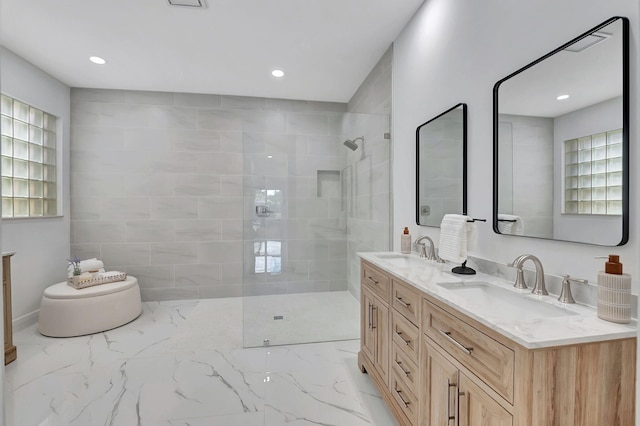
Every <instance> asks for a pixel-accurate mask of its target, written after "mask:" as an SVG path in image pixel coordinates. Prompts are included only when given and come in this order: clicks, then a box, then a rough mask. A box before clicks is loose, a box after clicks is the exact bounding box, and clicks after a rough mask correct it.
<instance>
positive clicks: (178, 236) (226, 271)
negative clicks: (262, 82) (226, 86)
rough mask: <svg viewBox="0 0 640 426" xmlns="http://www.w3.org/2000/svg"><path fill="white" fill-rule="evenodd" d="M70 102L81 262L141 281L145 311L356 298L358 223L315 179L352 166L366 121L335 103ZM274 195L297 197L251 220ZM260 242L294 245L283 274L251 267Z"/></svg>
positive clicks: (114, 94)
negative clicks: (199, 303)
mask: <svg viewBox="0 0 640 426" xmlns="http://www.w3.org/2000/svg"><path fill="white" fill-rule="evenodd" d="M376 72H377V75H386V71H384V72H383V71H376ZM380 87H382V86H380ZM368 90H369V89H368ZM72 92H73V94H72V104H73V105H72V121H73V131H72V142H71V144H72V149H71V151H72V153H71V158H72V160H71V174H72V185H71V195H72V200H71V203H72V209H71V212H72V241H73V248H74V250H76V251H77V252H78V253H81V254H82V255H83V256H86V257H101V258H103V260H105V261H108V264H109V265H110V267H116V268H121V269H126V272H127V273H129V274H131V275H133V276H136V277H138V279H139V281H140V285H141V291H142V295H143V299H144V300H171V299H185V298H186V299H188V298H199V297H200V298H202V297H230V296H240V295H242V294H243V283H246V284H247V285H248V287H247V288H246V294H274V293H275V294H279V293H287V292H299V291H329V290H334V291H335V290H343V289H344V288H347V285H346V284H345V283H346V280H347V272H346V270H347V262H346V260H345V257H346V256H347V255H348V254H350V251H349V250H348V247H347V236H346V222H347V217H345V211H344V210H343V208H342V207H343V202H342V199H341V197H340V195H341V194H338V196H334V197H333V198H329V197H328V196H327V197H323V198H318V193H317V190H318V184H319V183H318V173H317V171H318V170H335V171H341V170H342V169H343V168H344V167H345V166H346V165H347V157H348V154H350V153H349V152H347V151H346V150H345V149H344V147H342V141H343V140H344V139H345V138H346V136H343V135H344V134H348V137H349V138H354V137H357V136H360V135H361V133H362V132H361V131H360V130H359V129H358V126H365V124H363V123H365V122H366V117H363V116H357V115H350V114H345V112H346V110H347V104H340V103H330V102H311V101H298V100H282V99H265V98H252V97H236V96H221V95H204V94H187V93H161V92H128V91H111V90H90V89H73V91H72ZM387 121H388V120H387ZM374 127H375V126H371V128H374ZM376 132H377V130H376ZM362 134H364V133H362ZM367 138H369V136H368V135H367ZM267 154H268V155H272V156H273V158H270V159H267V158H266V157H267ZM367 154H370V153H369V152H368V151H367ZM376 155H377V154H376ZM359 156H360V153H359V152H358V153H355V154H354V155H353V156H352V157H349V158H353V161H354V162H355V161H357V160H358V158H359ZM376 158H378V157H376ZM381 161H385V159H384V158H381V159H380V160H376V163H375V164H377V163H378V162H381ZM386 161H388V158H387V159H386ZM370 175H371V174H370ZM384 178H385V175H383V174H380V175H376V176H375V180H374V181H373V182H372V183H370V184H369V186H370V187H371V186H374V187H375V188H379V187H381V186H384V183H380V184H379V183H378V181H382V180H384ZM354 182H355V180H354ZM264 189H280V190H281V191H282V194H283V196H284V197H285V201H284V203H283V204H282V205H281V206H274V207H273V208H274V211H277V212H278V213H277V215H278V216H277V217H272V218H270V219H269V220H268V221H265V220H257V218H256V217H254V216H255V215H254V214H253V213H252V212H253V209H254V207H255V200H254V198H255V197H256V194H259V193H260V191H262V190H264ZM334 189H335V190H336V191H337V190H339V189H340V188H337V187H336V188H334ZM256 191H257V192H256ZM334 192H335V191H334ZM325 195H326V194H325ZM334 195H336V194H334ZM245 197H246V198H245ZM353 211H354V212H355V211H356V210H355V209H354V210H353ZM245 212H246V214H245ZM376 226H377V225H376ZM356 228H357V229H359V230H361V232H363V233H366V232H371V228H367V227H365V226H357V227H356ZM243 239H246V241H247V242H246V243H245V242H243ZM254 239H255V240H257V241H264V240H266V239H268V240H270V241H282V263H281V265H282V270H281V272H280V273H279V274H274V275H272V274H256V272H255V270H254V268H255V265H254V264H253V262H251V261H249V262H247V263H246V264H245V263H244V260H245V257H246V258H247V260H251V259H252V257H253V243H252V241H253V240H254ZM359 239H365V238H364V237H363V238H359ZM245 246H246V250H245V248H244V247H245ZM245 251H246V253H245ZM349 265H350V263H349Z"/></svg>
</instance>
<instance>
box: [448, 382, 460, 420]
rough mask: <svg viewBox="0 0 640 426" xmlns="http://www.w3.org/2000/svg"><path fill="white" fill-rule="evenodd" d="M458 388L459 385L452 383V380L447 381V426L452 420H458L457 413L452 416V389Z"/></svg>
mask: <svg viewBox="0 0 640 426" xmlns="http://www.w3.org/2000/svg"><path fill="white" fill-rule="evenodd" d="M456 387H458V385H456V384H455V383H451V379H447V425H448V424H449V422H450V421H451V420H455V419H456V414H455V413H453V416H452V415H451V388H454V389H455V388H456Z"/></svg>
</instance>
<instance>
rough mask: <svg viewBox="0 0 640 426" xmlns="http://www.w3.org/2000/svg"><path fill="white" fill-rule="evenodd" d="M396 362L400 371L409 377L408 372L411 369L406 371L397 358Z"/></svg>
mask: <svg viewBox="0 0 640 426" xmlns="http://www.w3.org/2000/svg"><path fill="white" fill-rule="evenodd" d="M396 364H398V367H400V370H402V372H403V373H404V375H405V376H407V377H409V374H411V371H407V370H405V369H404V368H403V367H402V363H401V362H400V361H398V360H396Z"/></svg>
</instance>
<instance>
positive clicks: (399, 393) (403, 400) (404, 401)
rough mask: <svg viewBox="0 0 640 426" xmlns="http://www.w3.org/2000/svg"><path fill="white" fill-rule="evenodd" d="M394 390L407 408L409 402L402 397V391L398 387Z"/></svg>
mask: <svg viewBox="0 0 640 426" xmlns="http://www.w3.org/2000/svg"><path fill="white" fill-rule="evenodd" d="M394 390H395V391H396V393H397V394H398V397H399V398H400V400H401V401H402V403H403V404H404V407H405V408H407V407H408V406H409V404H411V402H409V401H407V400H405V399H404V398H403V397H402V391H401V390H400V389H398V388H394Z"/></svg>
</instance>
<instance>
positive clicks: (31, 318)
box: [13, 309, 40, 333]
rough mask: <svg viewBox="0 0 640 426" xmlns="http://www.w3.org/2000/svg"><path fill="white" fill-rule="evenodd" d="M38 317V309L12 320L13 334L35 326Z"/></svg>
mask: <svg viewBox="0 0 640 426" xmlns="http://www.w3.org/2000/svg"><path fill="white" fill-rule="evenodd" d="M39 315H40V309H38V310H35V311H33V312H31V313H28V314H26V315H23V316H21V317H19V318H16V319H14V320H13V332H14V333H15V332H16V331H20V330H24V329H25V328H27V327H29V326H30V325H33V324H36V323H37V322H38V316H39Z"/></svg>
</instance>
